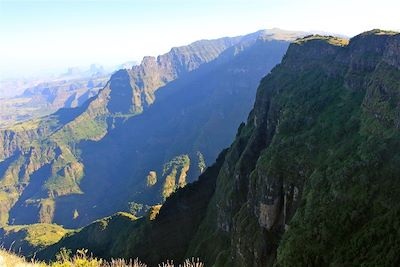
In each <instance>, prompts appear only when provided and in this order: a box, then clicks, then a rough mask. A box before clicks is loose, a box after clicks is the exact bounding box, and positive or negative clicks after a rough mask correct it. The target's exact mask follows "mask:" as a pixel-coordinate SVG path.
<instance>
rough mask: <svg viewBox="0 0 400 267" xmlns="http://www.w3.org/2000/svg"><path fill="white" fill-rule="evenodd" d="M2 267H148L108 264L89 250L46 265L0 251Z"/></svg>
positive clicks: (193, 265)
mask: <svg viewBox="0 0 400 267" xmlns="http://www.w3.org/2000/svg"><path fill="white" fill-rule="evenodd" d="M158 266H159V267H175V266H177V267H204V264H203V263H201V262H200V260H199V259H194V258H192V259H191V260H185V262H184V263H183V264H179V265H175V264H174V262H173V261H167V262H166V263H161V264H159V265H158ZM0 267H147V265H146V264H144V263H142V262H140V261H139V259H135V260H129V261H126V260H123V259H112V260H111V261H109V262H107V261H104V260H102V259H98V258H95V257H93V256H89V255H88V254H87V250H85V249H81V250H78V252H77V253H76V255H74V256H73V257H71V256H70V255H69V253H68V251H66V250H64V251H61V253H60V254H59V255H58V257H57V261H55V262H52V263H49V264H46V263H43V262H39V261H34V260H32V261H30V262H28V261H26V260H25V259H24V258H23V257H20V256H18V255H16V254H14V253H12V252H10V251H7V250H4V249H0Z"/></svg>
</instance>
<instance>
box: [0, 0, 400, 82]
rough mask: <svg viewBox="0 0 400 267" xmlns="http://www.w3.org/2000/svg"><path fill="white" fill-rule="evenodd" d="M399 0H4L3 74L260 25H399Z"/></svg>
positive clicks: (109, 58) (147, 50)
mask: <svg viewBox="0 0 400 267" xmlns="http://www.w3.org/2000/svg"><path fill="white" fill-rule="evenodd" d="M399 12H400V1H399V0H379V1H370V0H353V1H352V0H331V1H322V0H297V1H294V0H264V1H261V0H254V1H252V0H221V1H218V0H195V1H190V0H172V1H168V0H158V1H157V0H137V1H135V0H110V1H106V0H98V1H95V0H86V1H78V0H52V1H29V0H24V1H23V0H12V1H11V0H9V1H7V0H0V77H1V76H2V77H5V76H7V75H11V74H15V73H17V74H19V73H24V74H32V73H36V72H39V71H42V70H52V69H54V70H60V69H66V68H67V67H68V66H79V65H89V64H90V63H100V64H105V65H111V64H119V63H123V62H125V61H130V60H139V61H140V59H141V58H142V57H143V56H145V55H158V54H160V53H165V52H167V51H168V50H169V49H170V47H172V46H178V45H184V44H187V43H190V42H192V41H195V40H198V39H203V38H216V37H222V36H234V35H240V34H245V33H249V32H254V31H256V30H259V29H265V28H273V27H279V28H283V29H288V30H304V31H308V30H320V31H326V32H334V33H339V34H345V35H348V36H353V35H355V34H357V33H360V32H362V31H365V30H370V29H373V28H383V29H397V30H398V29H400V15H399Z"/></svg>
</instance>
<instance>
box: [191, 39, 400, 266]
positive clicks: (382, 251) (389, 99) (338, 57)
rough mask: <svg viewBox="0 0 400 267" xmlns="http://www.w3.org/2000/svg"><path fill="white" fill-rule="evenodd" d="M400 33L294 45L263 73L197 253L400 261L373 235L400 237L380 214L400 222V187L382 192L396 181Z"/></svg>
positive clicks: (285, 260)
mask: <svg viewBox="0 0 400 267" xmlns="http://www.w3.org/2000/svg"><path fill="white" fill-rule="evenodd" d="M399 41H400V35H399V34H394V33H388V32H381V31H372V32H367V33H364V34H361V35H359V36H356V37H354V38H353V39H352V40H350V43H349V44H348V45H347V44H346V41H344V40H343V41H342V40H338V39H336V38H330V37H320V36H312V37H307V38H304V39H302V40H298V41H297V42H295V43H294V44H292V45H291V46H290V48H289V50H288V52H287V54H286V56H285V58H284V60H283V62H282V64H281V65H279V66H278V67H276V68H275V69H274V70H273V71H272V73H271V74H270V75H269V76H267V77H266V78H265V79H264V80H263V81H262V82H261V85H260V87H259V90H258V94H257V99H256V103H255V105H254V109H253V111H252V112H251V113H250V116H249V120H248V122H247V124H246V126H244V127H243V128H242V130H241V134H240V136H239V137H238V138H237V140H236V141H235V143H234V144H233V146H232V147H231V149H230V151H229V152H228V154H227V157H226V160H225V161H226V162H225V163H224V165H223V167H222V170H221V172H220V174H219V176H218V180H217V189H216V192H215V194H214V197H213V200H212V202H211V203H212V204H211V205H210V207H209V209H210V210H212V211H214V212H211V213H209V215H208V217H207V218H206V219H205V220H204V221H203V223H202V225H201V226H200V229H201V230H200V232H199V233H198V235H197V236H196V238H195V240H194V242H193V243H192V249H191V250H189V254H192V255H196V256H199V255H201V256H202V257H204V258H205V259H208V260H207V262H209V263H212V262H217V263H218V264H217V265H218V266H219V264H221V265H222V264H224V265H229V266H232V265H234V266H270V265H273V264H274V262H275V261H276V258H277V260H278V264H279V265H284V266H303V265H304V266H306V265H317V266H322V265H329V264H344V265H346V264H349V263H351V262H352V264H354V262H357V263H358V264H363V263H364V264H366V263H369V264H374V263H377V264H378V263H379V262H381V263H382V264H383V265H388V266H389V265H392V264H395V262H396V261H398V260H399V259H398V258H397V256H394V254H392V253H393V252H394V250H395V248H394V247H397V246H396V245H394V243H393V244H392V245H393V247H392V248H389V247H387V246H386V245H385V244H376V243H368V241H367V240H369V238H371V237H372V236H375V237H378V236H380V237H381V238H383V237H384V236H385V237H392V238H394V239H396V238H395V235H396V231H397V230H394V229H393V230H390V229H387V230H378V228H379V226H378V221H381V220H384V219H383V218H385V219H386V220H390V221H392V222H395V221H398V218H396V216H395V215H394V214H395V213H396V212H397V209H398V207H397V205H395V206H396V208H395V207H394V206H392V205H394V203H397V201H398V200H396V199H397V197H395V196H394V195H391V196H389V195H385V193H384V192H385V191H386V190H393V188H396V187H397V186H395V185H398V183H399V181H398V179H397V178H396V177H397V176H398V173H399V171H400V170H399V168H398V166H400V165H398V164H399V162H398V159H397V156H394V155H395V154H396V153H397V152H396V150H397V149H398V146H399V144H400V143H399V141H400V139H399V137H400V135H399V134H400V133H399V131H398V130H399V128H398V124H397V122H398V107H399V98H398V97H399V94H400V87H399V79H398V78H399V74H400V72H399V68H398V60H397V58H398V57H397V54H398V53H399V51H397V52H394V50H396V47H398V43H399ZM388 54H390V55H392V56H391V57H390V59H388V57H387V56H386V55H388ZM396 114H397V115H396ZM389 155H392V156H389ZM390 188H392V189H390ZM389 203H392V204H389ZM389 206H391V208H389ZM373 207H374V208H373ZM371 209H372V210H371ZM394 210H396V211H394ZM382 217H383V218H382ZM389 218H390V219H389ZM372 233H373V234H372ZM205 234H207V235H211V236H213V237H212V238H209V239H207V238H205V237H204V235H205ZM371 234H372V236H371ZM216 240H222V241H221V242H220V243H219V244H220V245H219V247H218V249H215V246H213V244H218V243H217V242H216ZM394 242H396V241H394ZM215 251H217V252H215ZM277 251H278V254H277ZM356 251H358V252H359V251H365V253H366V254H365V255H368V256H361V255H359V254H358V255H357V252H356ZM377 251H379V252H377Z"/></svg>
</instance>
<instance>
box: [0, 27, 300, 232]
mask: <svg viewBox="0 0 400 267" xmlns="http://www.w3.org/2000/svg"><path fill="white" fill-rule="evenodd" d="M274 34H277V32H274V33H273V34H272V35H271V34H268V41H265V42H264V41H262V40H258V38H259V37H260V36H262V35H267V33H264V32H258V33H254V34H250V35H248V36H243V37H233V38H221V39H217V40H202V41H199V42H195V43H193V44H191V45H189V46H185V47H177V48H173V49H171V51H170V52H169V53H166V54H164V55H161V56H160V57H159V60H157V59H156V58H153V57H146V58H144V60H143V62H142V64H140V65H139V66H135V67H134V68H132V69H129V70H120V71H117V72H115V73H114V74H113V75H112V76H111V78H110V80H109V81H108V82H107V83H106V84H105V86H104V87H103V89H101V90H99V91H98V93H97V94H96V95H95V96H93V97H90V98H89V97H88V98H87V99H85V101H84V102H82V103H79V105H78V107H75V108H64V109H60V110H58V111H57V112H55V113H53V114H51V115H48V116H45V117H42V118H40V119H35V120H31V121H26V122H23V123H20V124H17V125H15V126H14V127H10V128H7V129H2V130H0V207H1V213H0V217H1V218H0V223H1V225H6V224H29V223H36V222H42V223H52V222H55V223H59V224H63V225H66V227H69V228H78V227H81V226H83V225H87V224H89V223H90V222H91V221H93V220H95V219H98V218H101V217H103V216H104V215H105V214H112V213H113V212H116V211H118V210H121V209H123V208H122V207H124V208H125V211H128V205H127V204H128V202H137V203H141V204H143V205H154V204H155V203H160V202H162V201H163V199H165V198H166V197H167V196H169V195H170V194H171V193H172V192H174V191H175V190H177V189H178V188H182V187H184V186H185V185H186V184H187V183H188V182H192V181H194V180H195V179H196V178H197V175H198V174H199V173H201V172H202V171H204V168H205V160H207V162H208V161H210V162H212V161H213V160H214V159H215V157H216V156H217V154H218V152H219V151H220V150H221V149H222V148H224V147H225V146H227V145H228V144H229V143H230V142H231V140H232V139H233V137H234V133H235V128H236V125H237V124H238V123H239V122H240V121H242V120H244V119H245V116H246V114H247V112H248V110H249V109H250V108H251V105H252V103H253V100H254V92H255V88H256V87H255V84H256V83H257V82H258V81H259V79H260V78H261V77H262V75H264V74H265V72H266V71H269V70H270V69H271V68H272V67H273V66H275V65H276V64H277V63H278V62H279V61H280V60H281V57H282V56H283V54H284V52H285V50H286V48H287V46H288V42H285V41H276V40H274ZM283 35H285V33H280V36H281V37H282V36H283ZM292 35H293V33H290V38H291V39H293V38H294V37H293V36H292ZM232 51H235V52H234V53H232ZM220 56H221V57H220ZM200 66H204V68H201V70H200V69H199V67H200ZM231 70H240V71H231ZM242 70H246V71H245V72H244V73H245V75H243V74H242V73H241V71H242ZM204 77H209V78H207V79H204ZM172 81H174V82H172ZM226 81H229V83H227V82H226ZM92 85H93V84H92ZM242 85H244V86H242ZM160 87H163V88H164V90H162V91H163V92H160V93H159V94H158V93H157V100H156V94H155V92H156V91H157V90H158V89H159V88H160ZM38 90H39V89H38ZM39 91H40V90H39ZM50 91H51V93H54V96H55V97H56V98H57V99H58V100H60V101H61V99H62V97H61V95H59V94H58V92H57V90H50ZM53 91H54V92H53ZM35 92H36V91H35ZM35 92H32V94H35ZM61 92H62V90H61ZM58 100H57V101H58ZM70 100H71V103H70V104H71V105H70V106H71V107H73V106H75V104H77V103H76V101H75V100H76V99H70ZM61 102H62V101H61ZM64 102H65V101H64ZM237 103H240V104H237ZM182 114H184V116H182ZM199 150H200V151H202V152H203V153H204V155H206V158H204V157H199V165H198V166H196V165H197V161H196V160H192V162H191V161H190V159H195V158H196V152H197V151H199ZM175 155H187V158H185V159H177V160H184V163H182V164H181V163H179V162H176V163H173V162H171V166H170V169H169V170H168V173H165V174H164V175H161V174H162V166H163V164H164V163H165V160H169V159H171V158H172V157H174V156H175ZM189 156H190V159H189ZM177 164H178V165H177ZM179 164H180V165H179ZM174 168H175V169H176V170H175V171H174ZM149 170H152V172H153V171H154V173H152V172H151V173H149V172H148V171H149ZM175 172H176V173H175ZM167 176H168V178H166V177H167ZM140 177H142V178H140ZM143 177H146V179H147V180H146V181H143V180H141V179H143ZM157 180H158V181H157ZM164 187H165V188H164ZM126 188H130V192H127V191H126ZM94 207H95V208H94ZM75 211H76V212H75ZM78 215H79V216H78Z"/></svg>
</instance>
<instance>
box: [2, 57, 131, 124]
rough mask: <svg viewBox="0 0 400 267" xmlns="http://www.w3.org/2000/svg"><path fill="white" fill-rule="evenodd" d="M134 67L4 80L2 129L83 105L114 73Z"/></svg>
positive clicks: (75, 70)
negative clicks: (62, 109) (61, 109)
mask: <svg viewBox="0 0 400 267" xmlns="http://www.w3.org/2000/svg"><path fill="white" fill-rule="evenodd" d="M134 65H137V63H136V62H133V61H132V62H125V63H123V64H120V65H118V66H116V67H113V68H105V67H103V66H101V65H98V64H92V65H91V66H90V67H89V68H88V69H86V70H85V69H82V68H78V67H73V68H69V69H68V71H67V72H65V73H62V74H60V75H50V76H45V77H41V78H29V79H28V78H27V79H9V80H3V81H0V128H5V127H9V126H11V125H13V124H15V123H18V122H22V121H27V120H30V119H35V118H39V117H43V116H45V115H49V114H51V113H53V112H55V111H57V110H58V109H60V108H70V107H77V106H80V105H81V104H83V103H84V102H85V101H86V100H88V99H89V98H90V97H92V96H95V95H96V94H97V93H98V91H99V90H100V89H102V88H103V87H104V86H105V84H106V83H107V81H108V79H109V78H110V76H111V74H112V73H113V72H114V71H116V70H118V69H121V68H132V66H134Z"/></svg>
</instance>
